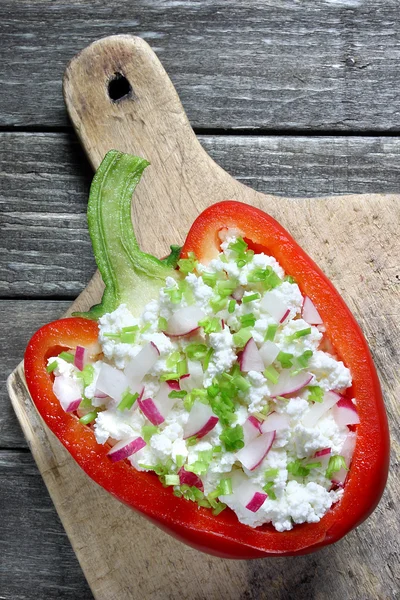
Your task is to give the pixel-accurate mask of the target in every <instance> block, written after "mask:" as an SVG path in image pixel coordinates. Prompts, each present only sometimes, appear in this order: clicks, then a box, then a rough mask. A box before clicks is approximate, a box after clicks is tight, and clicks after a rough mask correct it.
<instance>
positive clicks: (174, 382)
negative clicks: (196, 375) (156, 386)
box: [166, 375, 188, 391]
mask: <svg viewBox="0 0 400 600" xmlns="http://www.w3.org/2000/svg"><path fill="white" fill-rule="evenodd" d="M182 377H188V375H182ZM182 377H181V379H182ZM179 381H180V380H179ZM179 381H178V380H177V379H170V380H169V381H167V382H166V383H167V385H168V386H169V388H170V390H176V391H179V390H180V389H181V386H180V383H179Z"/></svg>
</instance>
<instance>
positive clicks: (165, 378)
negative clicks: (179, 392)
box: [160, 372, 179, 381]
mask: <svg viewBox="0 0 400 600" xmlns="http://www.w3.org/2000/svg"><path fill="white" fill-rule="evenodd" d="M176 379H179V375H178V373H172V372H171V373H163V374H162V375H160V381H175V380H176Z"/></svg>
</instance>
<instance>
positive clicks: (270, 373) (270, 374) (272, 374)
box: [264, 365, 279, 385]
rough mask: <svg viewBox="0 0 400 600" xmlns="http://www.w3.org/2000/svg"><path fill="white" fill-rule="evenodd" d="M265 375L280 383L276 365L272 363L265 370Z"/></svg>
mask: <svg viewBox="0 0 400 600" xmlns="http://www.w3.org/2000/svg"><path fill="white" fill-rule="evenodd" d="M264 377H265V379H268V381H270V382H271V383H273V384H274V385H275V383H278V379H279V372H278V371H277V370H276V369H275V367H273V366H272V365H270V366H269V367H267V368H266V369H265V370H264Z"/></svg>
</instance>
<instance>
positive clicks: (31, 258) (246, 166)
mask: <svg viewBox="0 0 400 600" xmlns="http://www.w3.org/2000/svg"><path fill="white" fill-rule="evenodd" d="M198 139H199V141H200V143H201V145H202V146H203V148H204V149H205V150H206V151H207V152H208V153H209V155H210V156H211V157H212V158H213V159H214V160H215V161H216V162H217V163H218V164H219V165H221V167H222V168H223V169H225V170H226V171H227V172H228V173H230V174H231V175H232V176H233V177H235V178H236V179H237V180H238V181H240V182H241V183H244V184H246V185H250V186H251V187H253V188H254V189H256V190H257V191H259V192H264V193H265V192H270V193H273V194H278V195H286V196H287V195H290V196H315V195H317V194H318V195H321V196H324V195H330V194H342V193H343V194H345V193H361V192H363V193H373V192H386V193H391V192H397V191H398V190H399V163H400V138H398V137H393V138H385V137H380V138H368V137H346V136H345V137H293V136H286V137H285V136H283V137H280V136H279V137H268V136H265V137H264V136H263V137H259V136H244V137H240V136H198ZM91 177H92V170H91V169H90V167H89V165H88V163H87V160H86V159H85V157H84V155H83V151H82V150H81V148H80V146H79V144H78V142H77V141H76V138H75V137H74V136H73V135H72V134H64V133H58V134H51V133H46V134H43V133H2V134H1V133H0V228H1V231H2V235H1V237H0V294H1V295H2V296H3V297H12V298H16V297H18V298H24V297H26V296H28V297H30V298H43V297H50V298H59V297H61V298H71V299H74V298H76V296H77V295H78V294H79V293H80V292H81V291H82V290H83V289H84V287H85V285H86V283H87V281H88V280H89V279H90V277H91V275H92V274H93V272H94V270H95V262H94V258H93V253H92V250H91V244H90V239H89V234H88V231H87V225H86V206H87V194H88V190H89V184H90V180H91ZM180 235H181V234H180ZM163 252H165V249H163Z"/></svg>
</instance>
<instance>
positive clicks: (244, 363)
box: [239, 338, 265, 373]
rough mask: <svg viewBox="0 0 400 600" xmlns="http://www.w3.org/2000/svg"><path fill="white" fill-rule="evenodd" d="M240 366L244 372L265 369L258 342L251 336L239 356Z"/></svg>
mask: <svg viewBox="0 0 400 600" xmlns="http://www.w3.org/2000/svg"><path fill="white" fill-rule="evenodd" d="M239 366H240V370H241V371H243V373H248V372H249V371H264V368H265V367H264V363H263V360H262V358H261V356H260V352H259V350H258V348H257V344H256V343H255V341H254V340H253V338H250V339H249V341H248V342H247V344H246V345H245V347H244V349H243V352H241V353H240V356H239Z"/></svg>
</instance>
